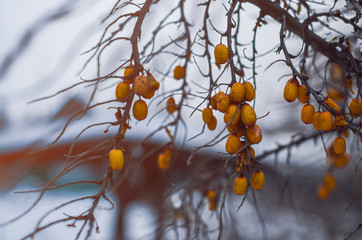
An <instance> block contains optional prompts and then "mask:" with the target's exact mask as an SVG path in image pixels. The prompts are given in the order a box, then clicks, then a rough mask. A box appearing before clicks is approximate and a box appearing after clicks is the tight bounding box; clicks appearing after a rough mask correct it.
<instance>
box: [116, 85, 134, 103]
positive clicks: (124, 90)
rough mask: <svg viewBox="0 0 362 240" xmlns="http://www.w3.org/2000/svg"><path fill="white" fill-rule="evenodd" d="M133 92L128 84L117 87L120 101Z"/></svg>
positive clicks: (117, 96) (117, 95)
mask: <svg viewBox="0 0 362 240" xmlns="http://www.w3.org/2000/svg"><path fill="white" fill-rule="evenodd" d="M130 92H131V87H130V86H129V84H128V83H125V82H120V83H118V85H117V88H116V98H117V99H118V100H120V99H123V98H125V97H127V96H128V94H129V93H130Z"/></svg>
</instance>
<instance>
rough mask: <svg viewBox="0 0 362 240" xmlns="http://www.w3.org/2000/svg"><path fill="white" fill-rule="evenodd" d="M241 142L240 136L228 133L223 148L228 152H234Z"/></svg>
mask: <svg viewBox="0 0 362 240" xmlns="http://www.w3.org/2000/svg"><path fill="white" fill-rule="evenodd" d="M241 144H242V143H241V141H240V138H239V137H238V136H236V134H230V135H229V137H228V138H227V139H226V143H225V150H226V152H228V153H230V154H234V153H236V152H237V151H238V150H239V149H240V148H241V147H242V146H241Z"/></svg>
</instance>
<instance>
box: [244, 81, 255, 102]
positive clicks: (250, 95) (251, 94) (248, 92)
mask: <svg viewBox="0 0 362 240" xmlns="http://www.w3.org/2000/svg"><path fill="white" fill-rule="evenodd" d="M243 85H244V88H245V95H244V100H245V101H248V102H250V101H252V100H253V99H254V98H255V89H254V86H253V84H251V83H250V82H244V83H243Z"/></svg>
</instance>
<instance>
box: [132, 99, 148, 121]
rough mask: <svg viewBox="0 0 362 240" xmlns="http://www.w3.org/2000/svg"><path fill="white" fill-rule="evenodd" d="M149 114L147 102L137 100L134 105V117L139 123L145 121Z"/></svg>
mask: <svg viewBox="0 0 362 240" xmlns="http://www.w3.org/2000/svg"><path fill="white" fill-rule="evenodd" d="M147 114H148V107H147V104H146V103H145V101H143V100H141V99H140V100H137V101H135V102H134V103H133V117H134V118H135V119H137V120H139V121H141V120H143V119H145V118H146V117H147Z"/></svg>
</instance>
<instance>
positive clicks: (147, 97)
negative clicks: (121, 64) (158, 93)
mask: <svg viewBox="0 0 362 240" xmlns="http://www.w3.org/2000/svg"><path fill="white" fill-rule="evenodd" d="M153 96H155V92H154V91H150V90H148V91H147V92H146V93H145V94H143V95H142V97H144V98H145V99H151V98H153Z"/></svg>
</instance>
